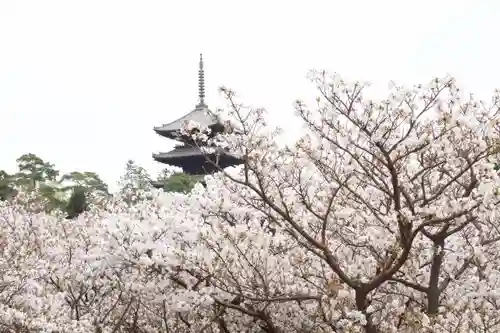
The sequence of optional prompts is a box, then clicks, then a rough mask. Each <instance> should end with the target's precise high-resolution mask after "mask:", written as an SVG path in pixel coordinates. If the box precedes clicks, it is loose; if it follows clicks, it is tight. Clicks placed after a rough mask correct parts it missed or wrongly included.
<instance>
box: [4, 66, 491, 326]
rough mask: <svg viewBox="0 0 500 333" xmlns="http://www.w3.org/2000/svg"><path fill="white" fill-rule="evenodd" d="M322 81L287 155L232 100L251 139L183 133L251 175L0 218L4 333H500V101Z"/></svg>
mask: <svg viewBox="0 0 500 333" xmlns="http://www.w3.org/2000/svg"><path fill="white" fill-rule="evenodd" d="M312 78H313V80H314V81H315V82H316V84H317V85H318V89H319V92H320V98H319V99H318V105H317V106H316V107H315V109H314V110H311V109H309V108H308V107H307V106H306V105H304V104H303V103H301V102H297V103H296V111H297V114H298V115H299V116H300V117H301V118H302V120H303V122H304V124H305V127H306V130H305V131H304V135H303V136H302V137H301V138H300V139H299V140H298V141H297V142H295V143H294V144H293V145H288V146H285V147H282V146H279V145H277V144H276V138H277V137H278V136H279V135H280V133H281V131H280V130H276V129H272V128H269V127H268V125H267V124H266V122H265V117H264V113H263V112H262V110H251V109H250V110H248V113H247V114H244V112H247V109H246V108H244V107H243V106H241V105H239V104H238V103H237V102H236V101H235V96H234V94H233V93H232V92H231V91H228V90H223V93H224V94H226V97H227V100H228V101H229V105H230V110H229V111H230V112H229V115H230V116H232V118H233V121H234V122H237V121H238V120H239V121H240V126H239V130H238V131H234V132H225V133H222V134H218V135H215V136H208V135H206V132H207V131H206V130H205V129H201V130H198V131H193V129H196V128H198V127H197V125H196V124H192V123H189V124H187V125H186V133H187V132H189V133H190V135H192V136H193V141H196V142H200V141H209V142H208V143H209V144H210V145H211V146H212V147H219V148H221V149H223V150H224V151H235V152H237V153H238V154H239V155H240V156H242V158H243V159H244V164H243V165H242V166H239V167H234V168H228V169H225V170H220V172H218V173H216V174H214V175H211V176H207V177H206V178H205V182H204V183H205V184H204V186H202V185H201V184H198V185H197V186H196V187H195V188H194V189H193V190H192V192H191V193H189V194H187V195H184V194H175V193H159V192H148V193H142V192H141V191H137V192H134V193H135V194H134V195H135V196H136V197H134V200H133V202H130V200H123V198H121V197H120V196H116V197H114V198H112V199H109V200H108V201H107V202H106V203H102V204H101V205H98V206H93V207H92V209H91V210H90V211H89V212H86V213H84V214H82V215H80V216H79V217H78V218H76V219H73V220H70V221H68V220H65V219H64V218H63V217H62V216H59V215H57V214H46V213H44V212H43V211H41V210H37V209H33V205H34V204H33V203H31V201H29V200H27V202H28V201H29V202H30V205H28V206H26V205H24V204H23V202H22V200H17V201H15V202H8V203H0V332H60V333H62V332H131V333H132V332H148V333H149V332H176V333H177V332H178V333H182V332H186V333H187V332H214V333H219V332H220V333H228V332H248V333H250V332H275V333H282V332H297V333H302V332H346V333H347V332H352V333H354V332H367V333H386V332H387V333H389V332H391V333H392V332H403V333H404V332H407V333H412V332H429V333H430V332H436V333H450V332H459V333H465V332H500V321H499V320H498V316H497V313H498V311H499V310H500V309H499V307H500V257H499V256H500V251H499V250H500V246H499V245H500V243H499V242H500V229H499V227H500V224H499V222H498V220H497V218H498V212H497V207H498V203H499V196H498V189H499V186H500V177H499V176H498V175H497V172H496V171H495V162H496V161H495V153H496V151H497V148H496V146H495V145H496V142H497V141H496V138H497V137H498V133H497V130H498V127H497V126H498V120H499V119H500V118H499V117H498V114H497V113H496V110H498V105H496V103H497V99H494V103H493V105H492V106H486V105H485V104H482V103H480V102H476V101H474V99H472V98H467V99H464V98H463V97H462V96H461V93H460V90H459V89H458V88H457V87H456V84H455V82H454V81H453V80H452V79H449V78H447V79H444V80H438V79H436V80H433V81H432V82H431V83H430V84H429V85H427V86H416V87H414V88H411V89H407V88H403V87H398V86H394V87H393V88H392V90H391V92H390V94H389V96H388V98H387V100H383V101H372V100H368V99H367V98H366V97H364V91H365V89H366V88H367V87H366V84H363V83H359V82H355V83H346V82H344V81H343V80H342V78H340V77H338V76H333V77H329V76H327V75H326V74H325V73H323V72H314V73H312ZM197 133H198V134H197ZM148 191H149V190H148Z"/></svg>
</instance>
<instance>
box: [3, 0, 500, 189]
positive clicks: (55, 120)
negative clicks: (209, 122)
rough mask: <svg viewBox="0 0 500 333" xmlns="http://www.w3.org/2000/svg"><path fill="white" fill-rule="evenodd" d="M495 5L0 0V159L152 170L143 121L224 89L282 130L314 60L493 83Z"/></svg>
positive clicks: (498, 76) (413, 79) (416, 78)
mask: <svg viewBox="0 0 500 333" xmlns="http://www.w3.org/2000/svg"><path fill="white" fill-rule="evenodd" d="M499 14H500V2H498V1H495V0H491V1H481V0H476V1H461V0H453V1H451V0H450V1H448V0H434V1H430V0H419V1H409V0H407V1H405V0H394V1H389V0H387V1H384V0H378V1H373V0H367V1H355V0H349V1H346V0H343V1H334V0H325V1H314V0H308V1H277V0H275V1H271V0H267V1H260V0H258V1H257V0H254V1H235V0H232V1H229V0H228V1H219V0H210V1H206V0H205V1H203V0H198V1H194V0H192V1H190V0H184V1H169V0H163V1H153V0H142V1H139V0H137V1H127V0H85V1H83V0H82V1H76V0H60V1H53V0H44V1H40V0H33V1H24V0H0V125H1V126H0V169H6V170H7V171H10V172H13V171H15V159H16V158H17V157H19V156H20V155H21V154H23V153H28V152H31V153H35V154H37V155H39V156H40V157H42V158H43V159H45V160H48V161H50V162H52V163H54V164H55V165H56V166H57V168H59V169H60V170H61V171H63V172H69V171H72V170H80V171H87V170H88V171H95V172H98V173H99V174H100V175H101V176H102V177H103V178H104V179H105V180H106V181H107V182H108V183H110V185H114V183H115V182H116V181H117V180H118V178H119V176H120V175H121V173H122V170H123V168H124V165H125V162H126V161H127V160H128V159H133V160H135V161H137V163H139V164H140V165H142V166H144V167H146V168H147V169H148V170H149V171H150V172H151V173H152V174H156V172H157V171H158V170H159V169H160V165H158V164H157V163H156V162H154V161H153V160H152V157H151V154H152V153H153V152H158V151H168V150H169V149H171V148H172V145H173V142H169V141H168V140H167V139H162V138H161V137H159V136H157V135H156V134H155V133H154V132H153V126H157V125H161V124H163V123H168V122H170V121H172V120H174V119H176V118H178V117H180V116H182V115H183V114H185V113H187V112H189V111H191V110H192V109H193V108H194V106H195V105H196V103H197V66H198V57H199V53H200V52H202V53H203V54H204V58H205V68H206V71H205V77H206V86H207V89H206V94H207V97H206V101H207V102H208V104H209V106H210V107H211V108H217V107H220V106H222V101H221V99H220V96H219V95H218V93H217V87H218V86H220V85H225V86H228V87H230V88H232V89H234V90H236V92H237V93H238V94H239V95H240V96H241V98H242V99H243V101H244V102H246V103H247V104H251V105H254V106H259V107H260V106H263V107H265V108H267V110H268V112H269V114H270V117H271V118H272V120H273V121H274V122H275V123H281V125H283V126H284V127H286V126H288V124H289V123H290V121H289V119H290V118H291V116H292V114H293V109H292V103H293V101H294V100H295V99H297V98H308V97H309V98H310V97H314V95H313V93H314V90H313V89H312V88H313V87H312V86H311V84H310V83H309V82H308V81H307V80H306V79H305V75H306V74H307V71H308V70H309V69H311V68H316V69H324V68H326V69H330V70H333V71H336V72H339V73H340V74H342V75H346V76H348V77H351V78H355V79H361V80H369V81H372V82H374V83H376V84H377V83H380V84H381V83H384V84H385V83H386V82H387V81H389V80H396V81H400V82H409V83H418V82H424V81H427V80H428V79H430V78H431V77H432V76H442V75H444V74H446V73H451V74H453V75H454V76H455V77H457V79H458V80H459V83H460V84H461V85H462V86H464V87H465V88H466V89H467V90H470V91H474V92H477V93H479V94H482V95H484V96H487V95H488V93H490V92H491V91H492V90H493V89H494V88H495V87H500V66H499V62H500V47H499V46H498V42H497V39H498V36H499V32H500V25H499V24H498V16H499Z"/></svg>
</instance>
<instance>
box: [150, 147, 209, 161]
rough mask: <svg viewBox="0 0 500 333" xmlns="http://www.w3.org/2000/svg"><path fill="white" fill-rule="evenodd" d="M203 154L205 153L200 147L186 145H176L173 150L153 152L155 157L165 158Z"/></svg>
mask: <svg viewBox="0 0 500 333" xmlns="http://www.w3.org/2000/svg"><path fill="white" fill-rule="evenodd" d="M202 155H203V153H202V152H201V151H200V149H199V148H196V147H190V146H186V147H176V148H175V149H174V150H171V151H169V152H166V153H158V154H153V157H154V158H160V159H165V158H179V157H186V156H202Z"/></svg>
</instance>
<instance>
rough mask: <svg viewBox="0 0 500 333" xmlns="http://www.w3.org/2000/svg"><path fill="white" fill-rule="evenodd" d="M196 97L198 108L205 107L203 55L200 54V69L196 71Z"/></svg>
mask: <svg viewBox="0 0 500 333" xmlns="http://www.w3.org/2000/svg"><path fill="white" fill-rule="evenodd" d="M198 97H199V99H200V103H199V104H198V106H206V104H205V72H204V70H203V54H201V53H200V68H199V70H198Z"/></svg>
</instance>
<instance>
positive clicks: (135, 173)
mask: <svg viewBox="0 0 500 333" xmlns="http://www.w3.org/2000/svg"><path fill="white" fill-rule="evenodd" d="M119 185H120V191H121V192H123V191H127V190H134V191H136V190H149V189H151V177H150V176H149V173H148V172H147V171H146V169H144V168H143V167H141V166H139V165H137V164H136V163H135V162H134V161H132V160H128V161H127V164H126V165H125V174H124V175H123V176H122V177H121V178H120V181H119Z"/></svg>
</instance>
